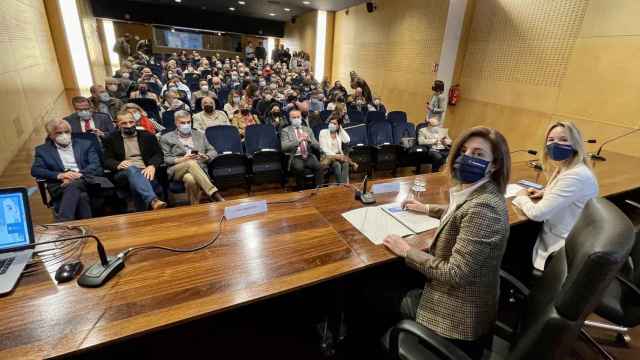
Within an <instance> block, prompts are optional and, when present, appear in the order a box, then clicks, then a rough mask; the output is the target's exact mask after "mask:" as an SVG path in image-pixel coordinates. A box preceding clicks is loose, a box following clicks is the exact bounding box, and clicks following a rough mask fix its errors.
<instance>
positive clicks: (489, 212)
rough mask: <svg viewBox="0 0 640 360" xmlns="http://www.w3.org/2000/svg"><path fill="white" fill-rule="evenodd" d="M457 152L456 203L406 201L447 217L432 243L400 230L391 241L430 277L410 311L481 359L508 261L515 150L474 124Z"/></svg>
mask: <svg viewBox="0 0 640 360" xmlns="http://www.w3.org/2000/svg"><path fill="white" fill-rule="evenodd" d="M451 154H452V155H453V156H452V157H451V159H450V161H449V163H448V166H447V170H448V172H449V174H450V176H451V178H452V179H453V182H454V184H455V186H454V187H452V188H451V189H450V190H449V194H450V202H449V204H446V205H438V204H423V203H420V202H419V201H417V200H407V201H405V202H404V203H403V206H404V207H405V208H407V209H409V210H411V211H415V212H421V213H426V214H428V215H429V216H432V217H436V218H439V219H440V221H441V223H440V227H439V228H438V230H437V232H436V235H435V237H434V239H433V241H432V242H431V245H430V247H429V248H428V249H426V250H423V249H419V248H416V247H413V246H412V245H410V244H409V243H408V242H407V241H406V240H405V239H403V238H401V237H399V236H397V235H390V236H388V237H387V238H386V239H385V240H384V244H385V246H387V247H388V248H389V249H390V250H391V251H392V252H393V253H395V254H396V255H398V256H401V257H403V258H405V262H406V264H407V266H409V267H410V268H412V269H414V270H416V271H418V272H420V273H421V274H422V275H424V277H425V278H426V284H425V286H424V289H416V290H412V291H410V292H409V293H408V294H407V295H406V296H405V297H404V299H403V301H402V304H401V309H400V310H401V313H402V316H403V317H405V318H408V319H413V320H415V321H417V322H418V323H420V324H422V325H424V326H426V327H428V328H430V329H431V330H433V331H435V332H436V333H438V334H439V335H441V336H443V337H444V338H446V339H447V340H449V341H450V342H452V343H454V344H455V345H456V346H457V347H459V348H460V349H462V350H463V351H464V352H465V353H467V354H468V355H469V356H470V357H471V358H473V359H479V358H481V356H482V353H483V350H484V348H485V347H486V346H487V345H488V342H490V341H491V337H492V331H493V326H494V322H495V319H496V310H497V305H498V300H497V299H498V286H499V272H500V263H501V261H502V256H503V254H504V251H505V247H506V243H507V237H508V234H509V220H508V212H507V206H506V202H505V198H504V193H505V189H506V186H507V183H508V182H509V175H510V169H511V158H510V156H509V147H508V145H507V141H506V140H505V138H504V136H502V134H500V132H498V131H497V130H495V129H491V128H487V127H474V128H472V129H470V130H468V131H466V132H465V133H464V134H462V135H461V136H460V140H459V141H458V142H457V143H456V144H454V145H453V148H452V149H451Z"/></svg>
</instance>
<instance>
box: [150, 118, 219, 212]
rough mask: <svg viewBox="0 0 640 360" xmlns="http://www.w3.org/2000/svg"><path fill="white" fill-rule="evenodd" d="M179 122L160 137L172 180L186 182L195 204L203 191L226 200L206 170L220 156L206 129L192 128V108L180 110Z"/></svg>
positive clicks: (190, 198)
mask: <svg viewBox="0 0 640 360" xmlns="http://www.w3.org/2000/svg"><path fill="white" fill-rule="evenodd" d="M175 122H176V129H175V130H173V131H171V132H168V133H166V134H164V135H163V136H162V137H161V138H160V145H161V146H162V152H163V153H164V162H165V164H167V166H168V167H169V168H168V169H167V174H168V175H169V179H171V180H173V181H182V182H183V183H184V186H185V188H186V189H187V193H188V194H189V202H190V203H191V205H195V204H199V203H200V195H201V194H202V192H203V191H204V193H206V194H207V196H208V197H209V198H210V199H211V200H212V201H224V199H223V198H222V196H221V195H220V192H219V191H218V188H216V187H215V185H213V184H212V183H211V179H209V176H208V175H207V172H206V171H205V169H206V164H207V163H208V162H210V161H211V160H213V159H214V158H215V157H216V156H217V155H218V153H217V152H216V149H215V148H214V147H213V146H211V144H209V142H208V141H207V138H206V137H205V135H204V133H203V132H202V131H199V130H196V129H192V128H191V114H189V112H188V111H184V110H180V111H177V112H176V113H175Z"/></svg>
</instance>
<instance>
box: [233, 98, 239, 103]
mask: <svg viewBox="0 0 640 360" xmlns="http://www.w3.org/2000/svg"><path fill="white" fill-rule="evenodd" d="M233 102H234V103H235V104H238V103H239V102H240V98H239V97H237V96H236V97H234V98H233Z"/></svg>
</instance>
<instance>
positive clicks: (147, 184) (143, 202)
mask: <svg viewBox="0 0 640 360" xmlns="http://www.w3.org/2000/svg"><path fill="white" fill-rule="evenodd" d="M125 179H126V181H127V182H128V183H129V190H130V191H131V195H133V203H134V204H135V206H136V210H138V211H145V210H147V209H149V205H150V204H151V202H152V201H153V200H154V199H157V198H158V196H157V195H156V193H155V191H154V190H153V184H152V182H153V180H152V181H149V180H147V178H145V177H144V175H142V169H140V168H137V167H135V166H130V167H128V168H127V169H126V170H121V171H118V173H117V174H116V175H115V180H116V181H117V182H118V183H121V182H123V180H125Z"/></svg>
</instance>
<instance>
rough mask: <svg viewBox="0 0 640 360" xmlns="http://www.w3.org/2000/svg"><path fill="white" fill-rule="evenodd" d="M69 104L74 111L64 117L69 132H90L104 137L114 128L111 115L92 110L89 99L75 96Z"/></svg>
mask: <svg viewBox="0 0 640 360" xmlns="http://www.w3.org/2000/svg"><path fill="white" fill-rule="evenodd" d="M71 104H72V105H73V108H74V109H75V111H76V112H74V113H73V114H71V115H69V116H67V117H65V118H64V119H65V120H67V121H68V122H69V125H71V132H74V133H84V132H91V133H94V134H96V135H98V136H99V137H101V138H104V137H105V136H107V135H108V134H109V133H110V132H111V131H113V129H114V128H115V127H114V126H113V121H112V120H111V116H109V115H108V114H104V113H101V112H95V111H93V110H92V108H91V103H90V102H89V99H87V98H85V97H82V96H75V97H74V98H73V99H71Z"/></svg>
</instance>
